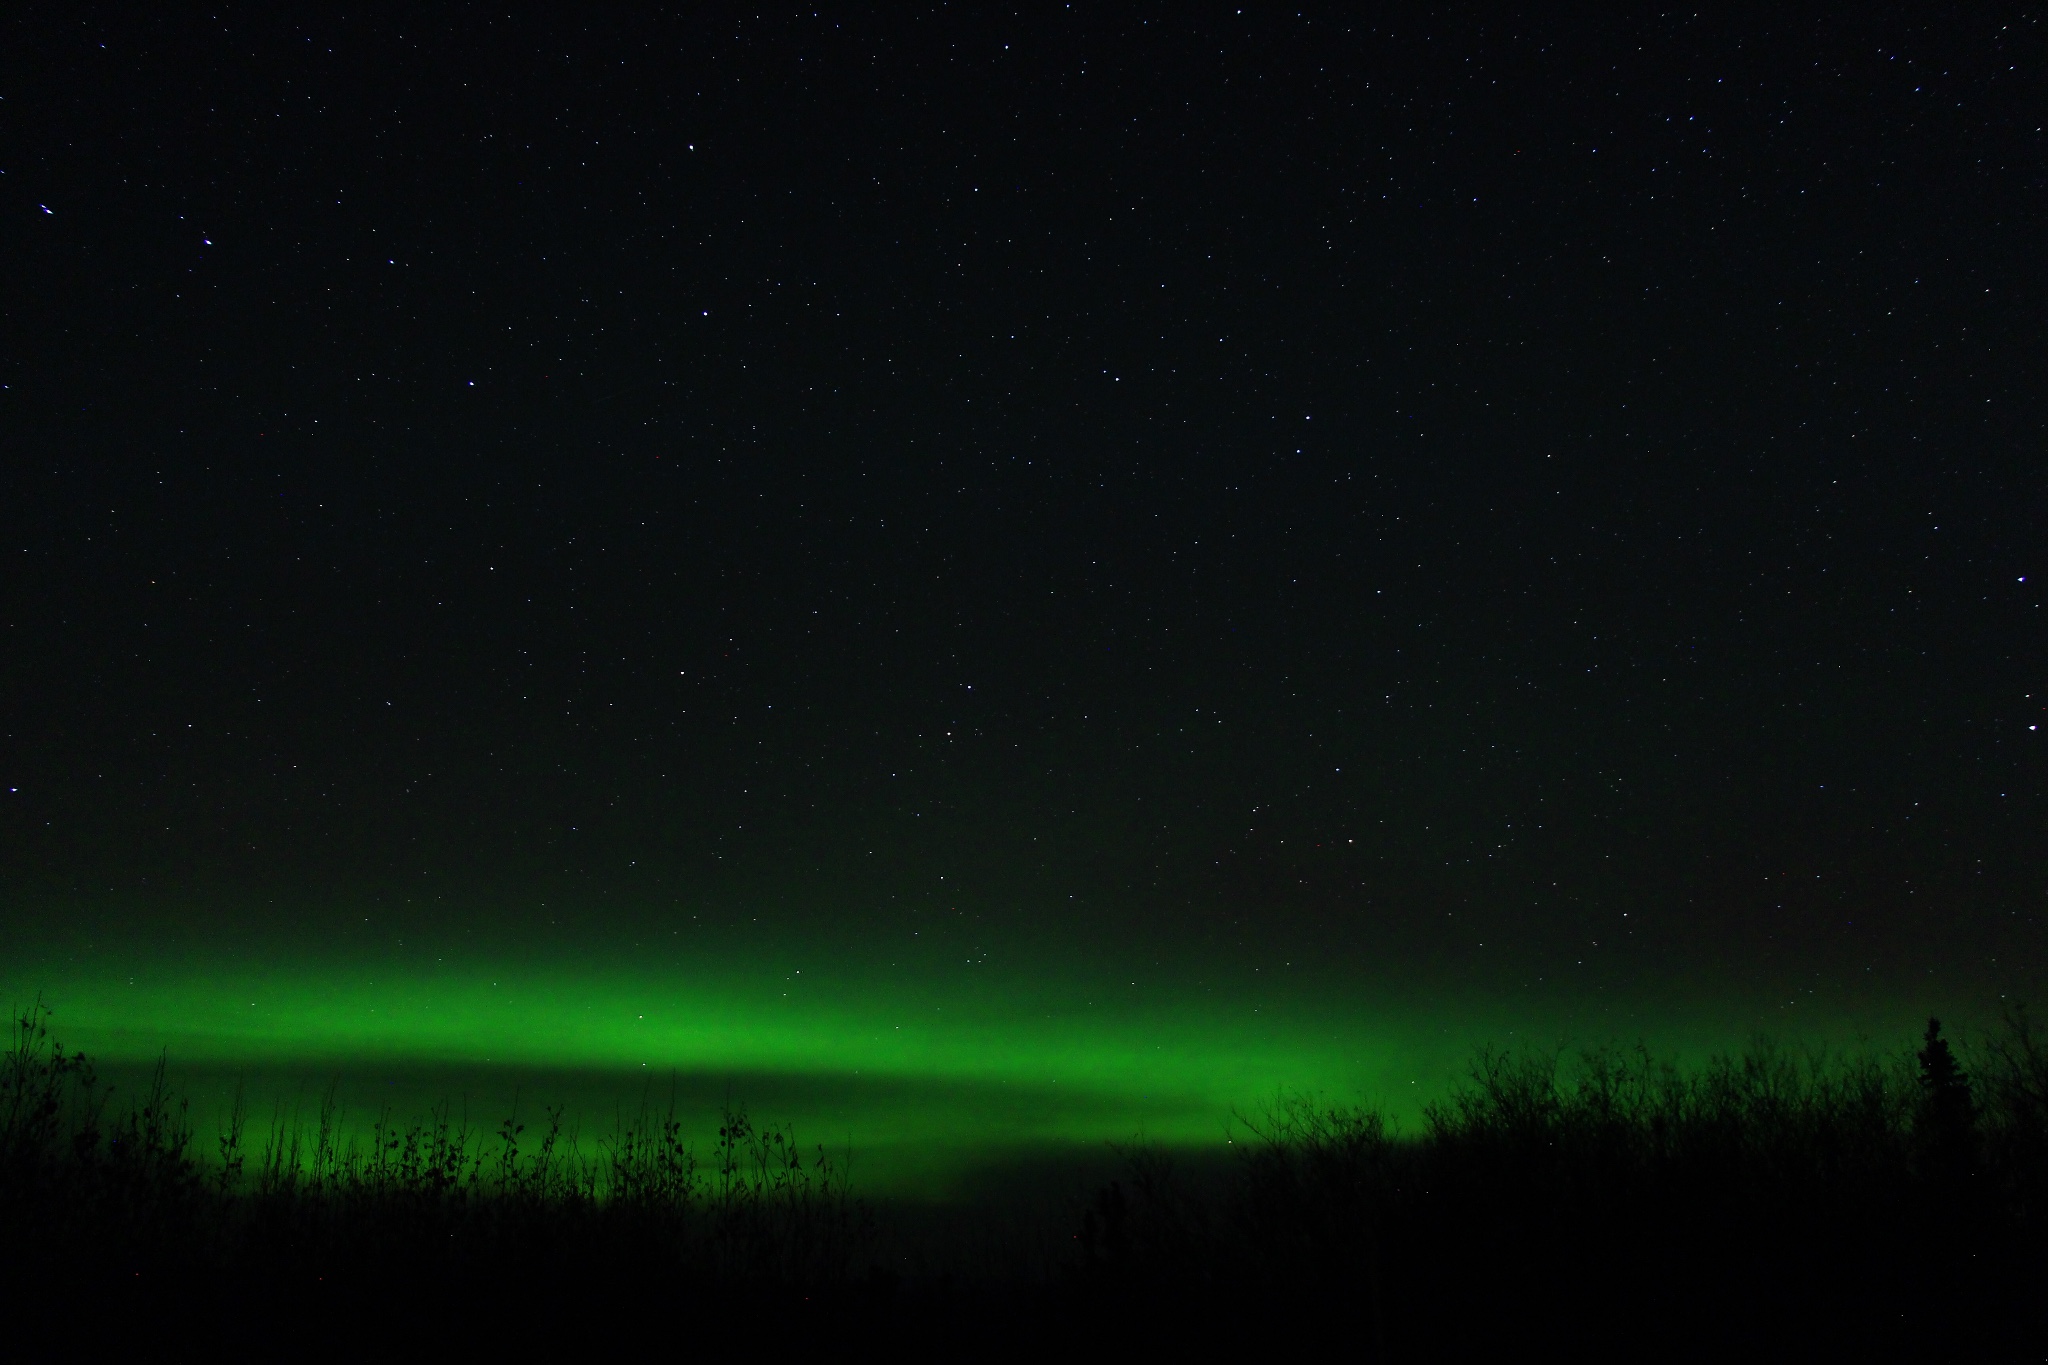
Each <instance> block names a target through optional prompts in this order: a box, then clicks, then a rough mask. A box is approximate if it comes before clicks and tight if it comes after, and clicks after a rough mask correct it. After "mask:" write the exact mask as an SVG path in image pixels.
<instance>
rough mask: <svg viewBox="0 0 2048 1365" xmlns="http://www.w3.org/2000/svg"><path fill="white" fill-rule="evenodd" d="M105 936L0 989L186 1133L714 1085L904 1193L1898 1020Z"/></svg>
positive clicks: (867, 1182)
mask: <svg viewBox="0 0 2048 1365" xmlns="http://www.w3.org/2000/svg"><path fill="white" fill-rule="evenodd" d="M101 930H102V932H101V934H99V935H96V942H95V943H94V944H93V945H91V946H90V949H89V950H88V945H87V944H86V943H84V942H83V940H79V941H73V942H70V943H68V944H62V945H60V944H57V943H54V942H51V943H46V944H45V945H43V947H42V948H40V949H38V950H31V951H29V952H26V953H23V954H21V955H19V956H17V957H15V958H14V960H13V961H12V962H11V963H9V964H8V965H7V966H6V967H4V968H0V992H4V993H5V995H6V998H7V1000H8V1001H9V1002H10V1003H24V1002H26V1001H28V1000H31V999H34V998H35V997H37V996H38V995H40V996H41V997H42V998H43V999H44V1000H45V1002H46V1003H47V1004H48V1005H49V1006H50V1007H51V1008H52V1009H53V1011H54V1015H53V1020H52V1024H53V1032H55V1033H56V1034H57V1035H58V1036H59V1038H60V1039H61V1041H62V1042H63V1043H64V1044H65V1045H66V1046H67V1047H71V1048H77V1049H82V1050H84V1051H85V1052H87V1053H88V1054H89V1055H91V1056H92V1057H94V1058H95V1059H96V1060H97V1061H98V1062H99V1063H100V1064H101V1070H102V1073H103V1074H105V1075H106V1076H108V1077H109V1078H110V1079H113V1080H115V1081H116V1083H117V1084H119V1085H122V1086H124V1087H132V1086H133V1085H134V1084H135V1083H136V1082H137V1081H138V1080H139V1078H140V1074H141V1073H142V1072H143V1071H144V1070H146V1068H148V1067H149V1066H151V1065H152V1064H153V1063H154V1062H155V1060H156V1059H157V1057H158V1056H159V1055H167V1056H168V1059H169V1064H170V1069H171V1074H172V1077H173V1080H174V1083H175V1084H177V1086H178V1088H179V1089H180V1090H181V1091H182V1092H183V1093H185V1094H187V1095H189V1096H190V1097H191V1098H192V1099H193V1118H194V1121H195V1126H196V1128H197V1130H198V1136H199V1139H200V1144H201V1146H202V1147H210V1146H211V1131H212V1127H213V1126H214V1125H215V1124H217V1123H218V1122H219V1121H220V1119H221V1117H222V1116H223V1115H224V1114H225V1111H226V1109H227V1106H228V1104H229V1102H230V1099H229V1097H230V1096H231V1095H232V1094H233V1093H234V1092H235V1090H236V1088H237V1087H238V1086H240V1087H243V1088H244V1090H245V1093H246V1095H247V1098H248V1100H249V1102H250V1105H251V1109H252V1113H253V1114H254V1116H255V1118H256V1119H257V1120H258V1121H259V1123H260V1122H261V1121H263V1120H264V1119H265V1118H266V1116H273V1117H274V1116H275V1115H277V1114H279V1113H282V1112H288V1111H289V1112H297V1113H299V1114H301V1115H304V1114H307V1113H309V1112H310V1110H311V1109H312V1108H313V1107H316V1106H317V1102H318V1099H319V1097H320V1095H321V1094H322V1093H324V1092H325V1091H326V1090H327V1089H328V1088H329V1087H330V1086H331V1087H333V1089H334V1092H335V1094H336V1096H337V1098H338V1099H339V1101H340V1103H341V1104H342V1105H343V1106H344V1110H345V1121H346V1126H348V1127H349V1128H351V1129H353V1130H360V1129H361V1128H363V1127H365V1126H366V1125H367V1123H368V1122H369V1121H370V1120H371V1119H372V1118H374V1117H375V1116H376V1114H377V1113H378V1112H379V1111H380V1110H383V1109H387V1108H388V1109H389V1110H391V1111H392V1112H393V1113H395V1114H396V1115H397V1116H399V1117H401V1118H410V1117H415V1116H419V1115H423V1114H424V1113H425V1112H426V1111H427V1110H428V1109H429V1108H430V1107H431V1106H433V1105H435V1104H437V1103H440V1102H444V1101H445V1102H450V1103H452V1104H456V1105H458V1106H460V1107H461V1108H462V1109H463V1110H464V1111H465V1112H466V1113H467V1116H468V1118H469V1119H470V1121H471V1122H472V1123H473V1124H474V1125H476V1126H477V1127H479V1128H481V1129H483V1130H485V1131H494V1130H495V1129H496V1127H497V1125H498V1123H499V1121H500V1120H501V1119H503V1118H504V1117H506V1116H507V1115H509V1114H511V1113H512V1112H513V1110H514V1108H515V1107H516V1108H517V1110H518V1113H519V1116H520V1118H521V1119H522V1121H524V1122H526V1123H527V1124H528V1127H529V1130H530V1129H531V1128H532V1127H533V1125H534V1123H535V1122H536V1120H537V1117H538V1116H539V1115H540V1114H541V1111H542V1109H543V1107H544V1106H546V1105H550V1104H559V1105H562V1106H564V1107H565V1108H566V1110H567V1111H568V1112H569V1113H570V1114H571V1115H572V1121H573V1122H574V1123H575V1124H576V1125H577V1129H578V1134H579V1141H581V1142H584V1143H586V1144H587V1143H592V1142H595V1141H596V1140H597V1138H598V1137H600V1136H601V1135H602V1134H603V1133H605V1132H608V1131H609V1129H610V1125H611V1124H612V1122H613V1121H614V1120H615V1118H616V1117H617V1116H619V1115H620V1114H622V1113H629V1112H630V1111H631V1110H633V1109H634V1108H635V1107H636V1106H637V1105H639V1104H641V1103H645V1102H649V1101H652V1102H653V1103H655V1104H657V1105H665V1104H667V1103H668V1102H669V1100H670V1099H671V1097H673V1099H674V1100H675V1102H676V1104H677V1108H678V1112H679V1116H681V1117H683V1118H684V1119H685V1121H686V1124H687V1125H688V1126H689V1128H690V1131H692V1132H693V1133H695V1134H697V1135H698V1136H699V1138H700V1139H702V1138H708V1136H709V1134H710V1133H711V1132H712V1130H713V1129H714V1128H715V1126H716V1121H717V1114H718V1112H719V1109H720V1106H721V1105H722V1104H723V1103H725V1102H726V1101H728V1100H730V1101H736V1102H740V1103H743V1104H745V1105H746V1106H747V1107H748V1108H749V1109H750V1111H751V1112H753V1113H754V1114H755V1115H756V1116H757V1117H759V1118H761V1119H764V1120H769V1121H776V1122H788V1123H791V1124H793V1125H794V1127H795V1129H796V1132H797V1136H798V1137H799V1138H800V1139H801V1140H802V1141H804V1142H805V1143H806V1144H809V1143H814V1142H822V1143H824V1144H825V1145H827V1146H828V1147H830V1148H831V1149H834V1150H841V1151H846V1150H850V1151H851V1153H852V1154H853V1162H854V1166H853V1169H854V1173H855V1178H856V1180H857V1182H858V1183H859V1184H860V1186H861V1187H862V1188H863V1189H865V1190H867V1191H869V1192H871V1193H877V1194H897V1195H903V1196H908V1197H922V1198H944V1197H947V1196H949V1195H950V1194H954V1193H957V1192H958V1191H959V1190H960V1189H961V1188H962V1187H963V1182H967V1181H970V1180H971V1179H973V1178H974V1176H975V1173H976V1172H977V1171H980V1170H983V1169H987V1170H994V1169H997V1168H1000V1167H1001V1166H1002V1165H1003V1163H1005V1162H1008V1161H1024V1160H1030V1159H1033V1158H1036V1157H1043V1156H1045V1155H1046V1154H1048V1153H1062V1152H1063V1153H1068V1154H1080V1153H1094V1154H1096V1155H1100V1154H1102V1153H1103V1152H1104V1150H1105V1148H1104V1144H1106V1143H1114V1142H1124V1141H1130V1140H1132V1139H1134V1138H1142V1139H1143V1140H1147V1141H1153V1142H1159V1143H1163V1144H1167V1145H1171V1146H1176V1147H1195V1148H1215V1147H1220V1146H1221V1145H1223V1144H1224V1143H1226V1142H1227V1141H1228V1140H1229V1138H1230V1134H1231V1133H1232V1132H1233V1131H1236V1132H1239V1133H1241V1131H1242V1130H1241V1127H1240V1126H1239V1125H1240V1124H1241V1122H1242V1119H1243V1118H1244V1117H1246V1116H1255V1115H1257V1114H1258V1113H1259V1112H1261V1111H1262V1110H1263V1109H1265V1108H1267V1107H1268V1106H1270V1105H1271V1104H1272V1103H1273V1102H1274V1100H1275V1099H1276V1098H1277V1097H1278V1096H1280V1095H1281V1094H1283V1093H1293V1094H1304V1093H1306V1094H1313V1095H1317V1096H1321V1097H1323V1098H1326V1099H1328V1100H1331V1101H1333V1102H1343V1103H1349V1102H1367V1103H1372V1104H1376V1105H1378V1106H1379V1107H1381V1108H1382V1109H1383V1110H1384V1111H1385V1112H1387V1113H1388V1114H1389V1115H1390V1116H1391V1117H1392V1118H1393V1119H1394V1120H1395V1121H1396V1123H1397V1124H1399V1125H1402V1126H1403V1127H1406V1128H1407V1129H1408V1130H1410V1131H1413V1128H1414V1126H1415V1124H1416V1123H1417V1121H1418V1120H1419V1118H1420V1114H1421V1109H1422V1106H1423V1105H1424V1104H1425V1103H1426V1102H1428V1101H1429V1100H1431V1099H1434V1098H1436V1097H1438V1096H1440V1095H1442V1094H1443V1093H1444V1092H1445V1090H1446V1089H1447V1087H1449V1086H1450V1085H1451V1084H1453V1083H1455V1081H1456V1080H1457V1078H1458V1077H1460V1076H1461V1075H1462V1074H1463V1073H1464V1071H1465V1069H1466V1067H1467V1065H1468V1063H1469V1061H1470V1059H1471V1055H1472V1050H1473V1049H1474V1047H1476V1046H1478V1045H1481V1044H1486V1043H1495V1044H1509V1045H1512V1044H1514V1043H1516V1042H1517V1041H1519V1040H1528V1041H1531V1042H1533V1043H1535V1044H1537V1045H1540V1046H1548V1045H1555V1044H1557V1043H1560V1042H1565V1041H1584V1042H1594V1043H1606V1042H1614V1041H1622V1042H1632V1041H1635V1040H1637V1039H1642V1040H1644V1041H1647V1042H1649V1043H1650V1044H1651V1045H1652V1046H1653V1047H1656V1048H1658V1049H1659V1050H1662V1051H1665V1052H1669V1053H1673V1054H1676V1055H1680V1056H1693V1057H1697V1056H1699V1055H1702V1054H1704V1053H1705V1052H1707V1051H1710V1050H1712V1049H1714V1048H1725V1047H1730V1046H1736V1045H1739V1044H1740V1043H1741V1042H1742V1040H1743V1038H1744V1036H1745V1035H1747V1034H1749V1033H1752V1032H1755V1031H1757V1030H1759V1029H1764V1030H1767V1031H1770V1032H1774V1033H1777V1034H1780V1035H1787V1034H1796V1035H1797V1036H1798V1037H1800V1038H1801V1039H1805V1040H1812V1039H1825V1040H1829V1041H1834V1042H1844V1041H1848V1040H1849V1039H1851V1038H1853V1037H1854V1036H1856V1035H1858V1034H1863V1035H1866V1036H1869V1035H1875V1036H1878V1037H1880V1038H1884V1039H1888V1040H1889V1039H1896V1038H1903V1037H1906V1036H1910V1029H1911V1025H1912V1022H1913V1020H1912V1019H1911V1018H1910V1017H1908V1014H1907V1013H1905V1012H1900V1011H1897V1010H1889V1009H1888V1010H1880V1011H1876V1012H1871V1011H1854V1010H1851V1009H1849V1008H1848V1004H1849V1002H1847V1001H1839V1002H1837V1004H1838V1005H1839V1006H1841V1007H1842V1008H1839V1009H1837V1010H1836V1011H1835V1012H1834V1013H1833V1014H1832V1015H1831V1016H1830V1017H1827V1018H1820V1017H1815V1013H1814V1011H1813V1010H1808V1011H1806V1012H1805V1013H1806V1015H1807V1017H1805V1018H1800V1017H1799V1012H1798V1011H1791V1010H1780V1011H1779V1012H1778V1013H1777V1017H1775V1018H1772V1017H1768V1016H1766V1015H1764V1014H1762V1013H1760V1012H1758V1011H1757V1010H1756V1009H1755V1008H1754V1007H1753V1005H1751V1006H1744V1005H1741V1004H1739V1003H1735V1002H1730V1001H1726V1000H1723V1001H1721V1002H1719V1004H1718V1005H1716V1006H1702V1007H1701V1008H1697V1009H1694V1010H1692V1011H1691V1012H1689V1013H1687V1012H1683V1011H1681V1010H1679V1009H1676V1008H1672V1007H1671V1006H1669V1005H1668V1004H1667V1005H1665V1006H1664V1007H1662V1008H1656V1009H1647V1008H1631V1007H1628V1006H1626V1005H1624V1004H1621V1003H1619V1002H1618V1001H1617V1000H1616V999H1615V998H1613V997H1612V996H1611V995H1605V994H1600V993H1587V992H1585V991H1584V990H1583V989H1582V990H1581V992H1580V994H1579V996H1578V997H1576V998H1574V997H1573V996H1571V995H1570V994H1567V993H1565V992H1563V991H1562V990H1559V991H1554V992H1552V993H1551V994H1549V995H1547V996H1540V997H1539V996H1532V995H1528V994H1524V995H1522V996H1520V997H1514V996H1509V995H1504V994H1502V993H1501V992H1499V991H1497V990H1496V991H1480V990H1477V989H1471V990H1466V991H1463V992H1449V991H1437V992H1431V991H1428V990H1425V989H1423V988H1422V987H1420V986H1418V985H1416V984H1414V983H1413V982H1410V983H1408V984H1407V985H1406V986H1397V985H1394V984H1390V983H1389V982H1388V981H1385V980H1383V981H1382V982H1381V983H1379V984H1378V985H1368V984H1366V983H1364V982H1363V981H1362V980H1361V979H1360V977H1359V975H1358V973H1357V972H1356V970H1355V968H1354V969H1352V970H1350V971H1346V970H1344V969H1342V968H1341V967H1339V966H1337V965H1326V966H1325V968H1324V969H1323V970H1322V971H1321V972H1320V973H1318V972H1317V971H1315V970H1312V969H1311V967H1310V964H1306V963H1304V964H1300V965H1298V966H1297V965H1296V964H1292V963H1277V964H1275V970H1274V972H1273V973H1272V974H1271V975H1270V976H1269V977H1268V976H1267V975H1266V974H1265V973H1262V972H1255V971H1245V972H1238V973H1236V974H1235V977H1234V979H1235V980H1236V982H1237V984H1236V985H1234V986H1226V985H1224V984H1220V983H1219V978H1225V979H1232V978H1229V974H1226V973H1223V972H1219V971H1207V972H1205V971H1203V970H1202V968H1201V964H1199V963H1194V962H1187V961H1183V962H1180V963H1178V964H1167V965H1165V966H1161V967H1155V968H1153V969H1152V970H1151V972H1150V974H1149V975H1141V974H1136V973H1133V972H1131V971H1130V970H1129V969H1125V970H1124V971H1122V972H1121V973H1113V972H1112V971H1111V970H1110V969H1109V968H1108V967H1106V966H1105V965H1104V963H1103V962H1102V961H1100V960H1096V961H1093V962H1080V961H1075V960H1067V961H1059V960H1056V959H1054V958H1052V957H1049V956H1047V955H1045V954H1033V955H1029V956H1028V957H1026V958H1025V959H1024V960H1023V961H1020V962H1019V963H1018V964H1017V965H1015V966H1012V967H1010V968H1009V969H1007V970H1003V969H999V968H997V967H994V966H988V965H985V964H980V963H976V962H974V961H972V960H969V959H965V958H957V959H955V960H954V961H953V962H952V963H950V964H949V965H948V966H947V967H946V968H945V969H944V970H939V969H936V967H935V964H934V963H933V962H931V961H930V960H926V961H923V962H921V963H910V962H903V961H900V960H899V961H898V962H896V963H887V962H884V961H881V960H879V959H877V958H875V957H873V956H872V955H868V956H862V955H859V954H848V953H844V952H827V951H823V950H819V951H815V952H813V953H810V954H805V955H793V954H789V953H786V952H767V951H763V950H760V949H759V947H758V945H757V946H756V948H755V950H753V951H747V950H744V949H742V948H740V947H738V946H735V945H732V944H726V945H724V946H723V947H722V948H720V949H719V950H717V951H711V950H705V951H700V952H697V953H695V954H689V953H677V954H674V955H672V956H670V957H668V958H666V959H663V958H659V957H657V956H656V955H654V954H652V953H629V952H611V953H608V954H596V953H578V954H575V955H568V954H563V955H560V956H557V957H555V958H552V959H549V958H544V957H537V956H536V955H534V954H531V953H528V954H524V955H521V954H515V953H511V952H505V953H495V954H494V953H489V952H484V951H478V950H474V949H472V950H470V951H467V952H460V953H458V952H455V951H453V950H452V949H450V948H447V947H446V946H445V945H444V950H443V951H442V952H440V953H439V954H438V955H437V956H436V955H434V954H433V950H432V949H427V950H425V951H423V952H416V954H415V955H414V956H410V957H405V956H393V955H390V954H382V955H380V954H374V953H368V952H355V953H328V954H322V953H315V952H310V951H307V950H306V949H305V946H304V943H303V942H301V943H300V944H298V945H296V946H295V947H294V948H283V947H280V946H277V945H273V948H274V950H270V951H266V950H262V949H255V950H252V949H251V947H250V945H248V944H247V943H243V944H241V945H240V946H239V947H237V948H236V949H235V950H233V951H229V950H227V949H225V948H223V947H221V946H220V945H219V944H215V945H213V946H212V947H211V948H209V947H208V946H206V945H205V944H204V943H199V944H195V943H194V942H192V941H191V940H189V939H188V940H186V941H185V943H184V944H183V946H182V948H180V949H179V950H178V951H175V952H172V951H166V950H165V949H163V948H162V947H161V946H156V947H149V946H145V943H146V940H145V939H144V938H143V937H142V936H130V937H128V938H126V940H125V941H124V940H122V939H121V938H119V937H118V936H116V937H115V939H114V940H113V941H111V942H110V941H107V939H106V937H105V935H104V931H105V930H106V926H104V925H103V926H101ZM354 946H356V947H358V948H359V947H360V946H361V945H354ZM793 956H801V957H803V958H804V959H806V960H805V961H804V965H801V966H798V965H795V962H794V961H791V960H790V959H791V958H792V957H793ZM771 960H774V963H775V965H770V964H771ZM785 964H786V965H785ZM1389 975H1391V974H1389ZM1246 976H1250V977H1251V978H1252V980H1253V981H1254V982H1255V983H1257V984H1254V985H1252V986H1249V987H1247V986H1245V985H1244V984H1243V978H1244V977H1246ZM1262 977H1265V978H1266V979H1265V980H1261V978H1262ZM1268 983H1270V984H1268Z"/></svg>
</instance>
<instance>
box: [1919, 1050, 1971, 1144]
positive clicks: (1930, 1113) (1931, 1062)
mask: <svg viewBox="0 0 2048 1365" xmlns="http://www.w3.org/2000/svg"><path fill="white" fill-rule="evenodd" d="M1924 1037H1925V1044H1926V1045H1925V1046H1924V1047H1922V1048H1921V1049H1920V1053H1919V1057H1920V1101H1921V1103H1920V1114H1919V1122H1918V1124H1917V1125H1916V1126H1917V1127H1918V1129H1919V1133H1918V1137H1919V1139H1920V1156H1921V1162H1922V1166H1923V1169H1924V1170H1925V1171H1926V1172H1927V1174H1928V1175H1930V1176H1933V1177H1935V1178H1946V1177H1952V1176H1957V1175H1963V1174H1967V1173H1968V1171H1969V1169H1970V1167H1971V1165H1972V1164H1973V1162H1974V1157H1975V1149H1976V1142H1977V1103H1976V1100H1975V1098H1974V1097H1973V1096H1972V1095H1971V1094H1970V1078H1969V1076H1968V1075H1966V1074H1965V1073H1964V1071H1963V1068H1962V1066H1961V1064H1960V1063H1958V1062H1957V1061H1956V1055H1955V1052H1954V1050H1953V1049H1951V1048H1950V1047H1949V1045H1948V1039H1946V1038H1944V1037H1942V1036H1941V1020H1939V1019H1932V1018H1930V1019H1929V1020H1928V1021H1927V1032H1926V1034H1925V1035H1924Z"/></svg>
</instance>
